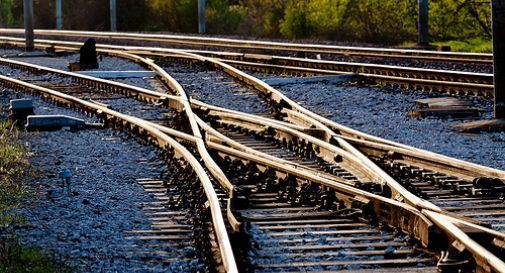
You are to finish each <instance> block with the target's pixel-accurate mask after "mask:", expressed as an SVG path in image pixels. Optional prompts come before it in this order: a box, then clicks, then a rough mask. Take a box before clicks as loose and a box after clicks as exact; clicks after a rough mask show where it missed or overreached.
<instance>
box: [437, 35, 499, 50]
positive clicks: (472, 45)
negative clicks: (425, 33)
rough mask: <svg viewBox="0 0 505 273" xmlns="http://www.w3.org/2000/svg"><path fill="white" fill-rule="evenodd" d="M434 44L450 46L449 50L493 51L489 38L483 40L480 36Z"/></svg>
mask: <svg viewBox="0 0 505 273" xmlns="http://www.w3.org/2000/svg"><path fill="white" fill-rule="evenodd" d="M434 44H435V45H438V46H450V47H451V51H461V52H483V53H492V52H493V42H492V41H491V40H485V39H481V38H475V39H468V40H458V41H456V40H452V41H446V42H438V43H434Z"/></svg>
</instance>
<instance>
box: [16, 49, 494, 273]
mask: <svg viewBox="0 0 505 273" xmlns="http://www.w3.org/2000/svg"><path fill="white" fill-rule="evenodd" d="M192 57H195V56H192ZM14 63H15V62H13V63H12V64H14ZM215 64H216V65H217V64H219V63H215ZM17 65H19V63H17ZM219 65H220V64H219ZM39 69H40V67H39ZM226 69H228V72H229V73H237V74H240V73H239V71H234V70H233V69H232V68H230V67H226ZM240 75H241V74H240ZM242 80H244V79H242ZM249 80H252V79H249ZM263 87H264V86H263ZM267 89H268V88H267ZM136 91H139V90H136ZM263 91H264V92H266V91H272V90H263ZM146 94H147V95H148V96H153V95H154V94H155V92H152V91H151V93H150V92H147V93H146ZM270 95H272V94H270ZM157 97H158V98H159V97H160V96H159V94H158V96H157ZM272 97H273V96H272ZM166 99H168V100H170V99H172V100H173V99H180V98H177V97H168V96H167V97H166V98H164V99H163V100H166ZM192 103H195V102H193V101H192ZM283 105H284V106H285V102H284V103H283ZM288 105H289V104H288ZM284 111H288V112H287V113H289V111H290V109H284ZM291 111H292V110H291ZM291 115H292V116H296V114H295V113H291ZM243 119H244V118H242V120H243ZM298 119H300V120H305V121H304V122H305V123H307V121H310V118H309V115H307V116H302V117H298ZM242 122H243V121H242ZM311 122H314V121H311ZM274 123H275V122H274ZM305 125H306V124H305ZM272 126H273V127H275V124H274V125H272ZM298 126H301V125H298ZM203 127H204V126H202V128H203ZM323 139H324V137H323ZM221 149H222V150H225V151H227V152H228V156H230V154H235V156H236V155H237V154H240V152H238V151H232V150H230V149H229V148H228V149H227V148H225V147H222V148H221ZM221 152H222V151H221ZM242 156H243V157H242V159H241V160H244V158H248V159H247V161H251V160H252V158H253V157H252V156H249V157H246V156H245V155H242ZM255 160H256V161H255V162H256V163H259V162H261V160H260V159H259V158H256V159H255ZM263 162H264V164H266V163H265V160H263ZM269 164H272V163H269ZM283 168H284V170H285V171H286V170H289V171H290V172H291V175H298V176H299V177H301V178H304V179H307V177H308V176H307V174H305V173H303V172H299V171H298V172H297V171H296V170H290V169H289V168H288V166H280V167H279V169H281V170H282V169H283ZM311 176H313V175H311ZM310 181H314V182H319V183H320V184H322V185H325V186H329V187H333V188H336V189H338V190H339V191H342V190H344V189H345V190H344V191H345V192H346V194H349V193H350V192H353V193H359V196H363V197H365V198H371V199H375V200H379V201H380V202H379V201H378V204H381V205H380V206H384V204H385V203H388V202H389V203H390V202H392V201H391V200H389V199H387V198H386V199H384V198H383V197H378V196H375V195H373V194H370V193H367V192H363V191H359V190H357V189H354V188H352V187H349V186H345V185H341V184H339V183H336V182H334V181H331V180H330V179H325V178H323V177H320V178H316V177H311V179H310ZM330 181H331V182H330ZM289 183H295V184H292V185H296V184H297V183H300V180H299V179H298V180H296V179H295V181H294V182H289ZM289 183H288V185H289ZM300 186H301V185H300ZM288 188H289V187H288ZM295 188H297V187H295ZM261 194H267V193H261ZM270 194H271V193H270ZM299 194H300V193H299ZM256 197H258V198H259V199H261V198H263V197H267V195H265V196H263V197H261V196H256ZM339 197H340V199H342V200H350V199H346V198H342V197H341V196H339ZM258 198H256V199H258ZM253 199H254V198H253ZM387 200H388V201H387ZM348 202H349V201H348ZM344 203H346V202H344ZM348 204H349V203H348ZM395 204H396V203H395ZM396 205H399V204H396ZM351 208H352V205H351ZM431 208H432V207H431ZM390 210H391V211H394V209H392V208H390ZM425 210H426V209H425ZM427 211H431V210H427ZM239 212H240V210H239ZM244 212H245V213H246V212H247V211H244ZM376 213H377V212H376ZM246 214H247V213H246ZM378 215H380V213H378ZM431 216H432V217H433V215H431ZM382 217H384V216H382ZM246 218H247V217H246ZM383 219H384V218H383ZM385 219H388V221H389V225H392V226H395V225H396V226H398V223H397V222H396V224H395V220H394V219H391V218H388V217H386V218H385ZM402 219H403V218H402ZM449 219H453V218H449ZM388 221H385V222H388ZM396 221H397V220H396ZM452 221H456V220H452ZM391 222H393V223H391ZM463 223H467V222H463ZM409 225H410V224H409ZM467 225H470V224H467ZM403 228H404V229H405V228H406V229H405V230H407V231H409V232H414V233H416V232H415V229H416V227H415V226H410V228H407V227H403ZM412 228H414V229H413V230H412ZM417 228H419V227H417ZM423 230H424V229H423ZM448 230H451V231H453V227H452V226H451V227H450V228H448ZM417 232H419V230H418V231H417ZM424 232H426V231H424ZM486 232H487V233H489V232H492V231H486ZM260 234H261V233H260ZM451 234H459V233H458V232H457V231H453V232H452V233H451ZM460 235H461V234H459V235H455V236H456V237H458V236H460ZM417 238H419V239H421V240H426V239H427V236H426V237H423V236H419V234H418V235H417ZM495 239H496V238H495ZM470 240H471V239H470ZM466 242H467V241H466V239H465V243H466ZM497 242H498V241H497ZM465 245H467V247H469V248H473V247H474V245H473V244H472V243H467V244H465ZM471 252H472V253H474V252H475V254H474V255H476V256H478V251H473V249H472V251H471ZM486 254H487V253H486ZM481 260H484V261H486V259H485V258H482V257H480V258H479V259H478V261H481ZM488 262H490V263H494V262H496V261H495V260H492V261H488ZM481 263H482V262H481ZM269 264H270V263H269ZM260 265H261V264H260ZM270 265H271V264H270ZM333 265H334V266H337V264H333ZM486 265H487V264H486ZM259 267H261V266H259ZM491 267H492V268H498V270H497V271H496V272H501V271H499V268H500V267H499V266H496V264H494V265H492V266H491Z"/></svg>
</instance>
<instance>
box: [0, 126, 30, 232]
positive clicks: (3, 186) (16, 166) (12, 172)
mask: <svg viewBox="0 0 505 273" xmlns="http://www.w3.org/2000/svg"><path fill="white" fill-rule="evenodd" d="M17 138H18V133H17V130H16V129H15V127H14V126H13V125H12V123H11V122H10V121H5V122H2V123H0V227H4V226H6V225H9V224H10V223H11V222H12V221H13V220H14V218H13V216H12V215H11V211H12V210H13V209H15V208H17V207H18V205H19V198H20V197H22V196H23V195H24V194H25V187H24V186H23V184H22V180H23V178H24V177H25V175H26V174H27V169H28V162H27V160H26V152H25V149H24V147H23V146H22V145H21V144H20V143H19V142H18V141H17Z"/></svg>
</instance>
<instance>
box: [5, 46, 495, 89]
mask: <svg viewBox="0 0 505 273" xmlns="http://www.w3.org/2000/svg"><path fill="white" fill-rule="evenodd" d="M0 40H3V41H5V42H6V43H11V44H16V45H17V44H20V43H21V42H22V41H23V40H24V39H22V38H10V37H0ZM36 42H37V43H40V44H46V45H47V46H48V47H49V46H52V47H55V45H59V46H56V48H59V49H62V50H75V48H74V47H77V48H78V47H79V46H80V44H79V43H76V42H68V41H67V42H64V41H63V42H62V41H51V40H36ZM97 47H99V48H104V49H114V50H128V51H129V52H131V53H135V54H140V55H149V56H160V57H175V58H177V57H178V56H179V57H180V55H179V54H177V53H174V52H171V51H170V50H169V49H164V48H153V47H149V48H148V47H132V46H116V45H100V44H99V45H97ZM146 51H147V52H151V53H146ZM187 52H188V53H190V52H191V51H187ZM193 52H199V51H193ZM170 54H175V56H173V55H172V56H171V55H170ZM209 55H211V56H213V57H220V58H218V59H217V60H219V61H222V62H224V63H227V64H231V65H233V66H234V67H237V68H240V69H247V70H252V71H258V72H267V73H269V72H271V71H278V72H280V73H285V72H288V73H291V74H294V75H295V76H301V75H303V76H305V75H338V74H343V73H355V74H357V75H359V76H362V77H364V78H367V79H370V80H372V81H375V82H377V83H379V84H382V85H387V86H393V87H404V88H411V89H416V90H421V91H429V92H439V93H446V94H451V95H468V94H470V95H473V96H484V97H493V84H492V81H493V75H492V74H485V73H473V72H461V71H446V70H435V69H423V68H411V67H401V66H390V65H376V64H367V63H365V64H360V63H349V62H334V61H322V60H311V59H302V58H291V57H282V56H268V55H258V54H230V53H219V52H213V53H212V54H209ZM244 59H245V60H244Z"/></svg>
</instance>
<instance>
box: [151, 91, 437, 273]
mask: <svg viewBox="0 0 505 273" xmlns="http://www.w3.org/2000/svg"><path fill="white" fill-rule="evenodd" d="M158 98H159V96H158ZM221 149H222V148H221ZM222 150H226V149H222ZM221 153H222V151H221ZM228 153H231V151H228ZM228 156H229V154H228ZM234 156H237V152H235V153H234ZM242 156H244V155H242ZM224 158H226V157H224ZM255 160H256V164H259V163H260V162H261V161H260V160H259V159H258V158H256V159H255ZM249 161H251V159H250V158H249ZM223 162H228V161H223ZM223 162H221V166H222V167H223V166H224V169H226V170H230V169H231V170H233V171H236V170H243V169H247V168H245V166H243V167H241V168H230V167H229V166H228V167H227V166H226V164H227V163H223ZM232 162H233V161H232ZM235 162H236V161H235ZM263 162H264V161H263ZM223 164H224V165H223ZM236 164H238V163H236ZM287 170H289V174H291V176H293V175H298V176H299V177H303V178H304V179H299V178H298V179H293V178H289V176H287V177H284V182H282V181H281V182H280V183H274V184H280V185H281V186H282V185H284V186H283V187H285V189H284V192H285V194H284V196H286V197H288V198H285V199H284V200H283V199H282V198H280V199H278V198H276V200H274V201H275V202H271V201H272V198H271V197H272V194H277V195H278V194H279V191H278V189H275V188H274V191H273V192H272V187H269V186H268V185H261V187H259V189H260V192H259V195H256V196H253V198H251V197H249V198H247V199H248V200H254V201H255V202H257V203H255V204H249V205H248V206H247V207H246V208H245V209H244V208H241V209H239V210H238V212H240V214H242V213H243V214H245V215H246V217H245V218H247V215H248V213H249V212H250V210H251V209H252V210H253V211H254V209H258V208H260V209H261V208H263V210H264V211H265V209H264V208H265V204H266V207H269V206H275V207H277V206H279V207H280V208H282V207H285V206H286V204H287V205H288V206H290V208H293V207H294V208H295V209H294V211H296V210H299V211H298V214H300V211H304V210H305V209H306V208H307V207H304V206H303V205H304V203H305V202H309V204H310V201H312V202H314V200H317V198H314V197H312V198H309V197H307V196H305V197H304V196H303V195H305V191H303V194H301V189H304V190H310V188H311V187H313V188H315V189H317V188H318V187H320V186H314V185H310V184H311V183H309V185H307V183H306V182H304V181H306V179H307V178H306V176H303V175H302V173H300V172H296V171H294V170H292V169H289V168H284V169H283V171H284V172H287ZM249 171H250V170H249ZM241 177H247V175H242V176H241ZM277 179H278V178H277ZM245 180H246V182H247V179H245ZM260 180H261V179H260ZM265 180H266V179H265ZM286 180H292V181H288V182H286ZM328 180H329V179H325V178H318V179H315V178H312V180H310V181H311V182H312V181H314V182H319V183H321V181H322V183H323V184H324V183H328ZM241 184H243V183H241ZM298 184H299V185H298ZM329 184H330V185H332V186H334V185H333V183H329ZM245 185H247V183H245ZM253 186H254V185H253ZM274 186H275V185H274ZM307 187H308V188H307ZM339 187H340V188H339V190H342V187H343V186H339ZM246 188H247V187H246ZM343 188H344V189H346V191H348V192H349V191H351V192H353V191H354V190H351V189H350V188H346V187H343ZM249 190H252V189H249ZM269 190H270V192H268V191H269ZM245 191H246V192H247V190H245ZM261 191H263V192H261ZM297 191H298V195H299V196H298V197H297V198H298V199H302V201H298V202H296V199H297V198H293V197H292V196H293V194H294V193H295V192H297ZM257 192H258V186H257V185H256V189H255V190H253V191H251V193H250V194H251V195H252V194H256V193H257ZM316 192H317V190H316ZM269 195H270V199H269ZM331 195H332V194H330V196H331ZM362 195H365V196H367V197H371V196H373V195H371V194H369V193H365V192H363V193H362ZM282 196H283V195H282V194H281V197H282ZM295 196H296V195H295ZM313 196H318V195H317V194H315V195H313ZM264 197H265V198H264ZM374 198H378V199H379V200H381V202H386V203H387V201H385V200H387V199H385V200H383V199H381V198H380V197H376V196H374ZM290 199H293V200H294V201H295V202H293V200H290ZM310 199H314V200H310ZM262 202H264V203H263V204H262ZM389 202H391V201H389ZM283 203H284V204H283ZM340 203H342V201H341V202H340ZM343 203H344V205H345V202H343ZM348 203H349V201H348ZM273 204H275V205H273ZM293 205H295V206H293ZM296 205H298V206H300V207H298V208H297V207H296ZM311 205H314V204H311ZM305 206H307V205H306V204H305ZM302 208H303V209H302ZM349 208H353V206H352V205H350V206H349V205H347V208H346V209H349ZM312 209H313V210H314V211H315V212H318V210H321V207H317V209H316V208H314V207H313V208H312ZM333 210H337V211H338V210H339V208H332V209H331V210H328V209H326V211H325V212H328V211H330V212H331V211H333ZM288 211H289V210H288ZM260 214H261V213H260ZM267 214H268V212H267ZM283 214H284V213H283ZM289 214H290V213H288V215H289ZM302 214H303V213H302ZM316 214H317V213H316ZM323 214H324V213H323ZM358 214H359V213H358ZM378 214H380V213H378ZM309 218H310V217H309ZM316 218H317V217H316ZM344 218H345V217H344ZM351 218H352V217H351ZM324 219H326V218H324V217H323V218H317V219H315V220H316V222H317V221H323V220H324ZM347 220H351V219H347ZM360 221H361V220H358V222H360ZM389 221H392V220H391V219H389ZM260 222H261V221H260ZM366 222H367V221H366V220H365V221H364V222H360V223H361V224H365V226H366ZM246 223H250V226H251V227H252V228H249V231H251V230H252V231H255V227H256V225H257V224H258V223H256V222H255V221H254V219H253V220H252V221H247V222H246ZM351 223H356V222H352V221H351ZM267 225H268V224H267ZM388 225H390V226H394V225H395V224H394V223H388ZM396 225H398V224H396ZM294 226H295V227H296V226H297V225H294ZM309 226H310V225H309ZM337 226H338V225H337ZM342 227H344V226H342ZM369 227H373V226H369ZM277 228H278V229H281V230H282V229H283V228H284V227H282V226H281V227H277ZM286 229H287V230H290V228H289V225H288V227H287V228H286ZM372 229H373V228H372ZM260 230H262V229H260ZM309 230H310V231H311V232H306V231H294V233H295V234H298V235H305V234H307V233H310V235H311V236H312V237H309V239H310V238H312V239H314V238H315V237H314V236H313V235H321V234H325V232H324V231H323V232H322V233H321V234H319V233H317V232H316V233H313V232H312V228H309ZM376 231H377V230H376ZM326 233H327V234H333V233H332V232H326ZM344 233H345V232H344ZM258 234H259V237H257V238H263V239H264V236H265V233H264V232H263V231H261V232H259V233H258ZM336 234H338V232H337V233H336ZM253 237H254V236H253ZM254 238H256V237H254ZM299 239H300V238H299ZM295 241H296V240H295ZM344 241H346V240H345V239H344ZM400 241H401V240H400ZM315 248H318V247H315ZM294 249H296V247H295V248H294ZM301 249H303V248H301ZM309 249H310V247H309ZM335 249H338V247H336V248H335ZM335 249H333V250H335ZM377 250H379V249H377ZM302 252H303V251H302ZM316 252H317V251H316ZM351 252H352V251H351ZM330 253H331V252H330ZM373 253H376V254H373V255H377V253H382V252H380V251H379V252H373ZM411 253H414V252H411ZM263 254H265V253H263ZM263 254H262V255H263ZM271 254H273V256H271V257H278V256H286V257H288V258H289V257H296V258H297V259H298V260H296V259H295V260H296V261H298V262H299V263H300V264H297V265H300V266H302V265H305V266H307V268H309V269H316V268H318V267H317V265H316V264H315V263H312V264H311V263H310V262H309V261H307V260H303V259H302V260H300V258H301V257H302V256H303V257H305V256H307V255H304V253H300V255H295V254H293V255H291V256H290V255H283V253H278V252H277V253H275V251H274V253H271ZM274 254H275V255H274ZM278 254H279V255H278ZM312 255H314V256H315V257H321V256H325V255H326V256H328V255H330V256H331V254H327V253H326V252H323V253H322V252H320V251H319V252H318V253H314V254H312ZM363 255H365V254H363V253H361V254H359V255H358V256H363ZM267 256H268V255H267ZM308 256H310V255H308ZM268 257H270V256H268ZM402 257H403V258H401V259H402V260H403V261H405V263H406V264H408V262H406V260H405V259H407V260H408V257H405V256H402ZM256 258H257V257H256V256H254V255H253V259H252V263H253V264H254V265H255V267H254V268H257V269H258V268H265V269H266V268H281V269H282V270H289V268H288V267H287V266H286V264H285V262H286V261H287V262H294V261H295V260H293V259H294V258H293V259H291V260H289V259H288V260H286V261H285V262H284V263H280V264H275V263H272V262H267V263H266V264H262V263H256V261H257V259H256ZM367 258H370V256H368V257H367ZM272 259H273V258H272ZM426 259H428V260H429V259H432V261H433V257H432V258H426ZM358 260H359V259H358ZM272 261H273V260H272ZM412 261H414V260H412ZM415 261H417V262H416V263H417V264H418V263H419V261H420V260H415ZM426 261H427V260H426ZM389 262H391V261H389ZM357 264H360V263H359V262H357ZM364 264H365V263H362V264H361V266H364ZM387 264H388V261H385V262H384V265H387ZM323 265H324V264H323ZM283 266H284V267H283ZM338 266H341V264H340V265H339V263H338V262H335V261H333V262H329V263H327V264H326V265H325V268H326V269H336V268H339V267H338ZM258 270H259V269H258ZM412 272H414V271H412Z"/></svg>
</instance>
